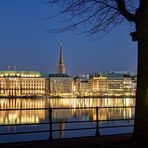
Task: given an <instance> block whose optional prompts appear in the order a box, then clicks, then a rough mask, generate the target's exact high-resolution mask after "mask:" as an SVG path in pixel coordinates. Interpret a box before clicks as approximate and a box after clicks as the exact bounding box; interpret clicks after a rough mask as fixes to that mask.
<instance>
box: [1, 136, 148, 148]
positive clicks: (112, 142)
mask: <svg viewBox="0 0 148 148" xmlns="http://www.w3.org/2000/svg"><path fill="white" fill-rule="evenodd" d="M130 138H131V135H120V136H106V137H89V138H75V139H63V140H53V141H52V142H51V141H34V142H20V143H11V144H0V148H9V147H11V148H148V145H147V146H144V145H142V144H139V145H136V144H135V143H132V142H130V141H129V140H130Z"/></svg>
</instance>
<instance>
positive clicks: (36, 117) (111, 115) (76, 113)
mask: <svg viewBox="0 0 148 148" xmlns="http://www.w3.org/2000/svg"><path fill="white" fill-rule="evenodd" d="M134 105H135V99H133V98H81V99H79V98H65V99H64V98H49V99H41V98H34V99H33V98H30V99H29V98H15V99H10V98H4V99H2V98H1V99H0V109H26V108H32V109H33V108H48V107H53V108H74V109H66V110H65V109H60V110H58V109H54V110H53V114H52V115H53V121H60V122H65V121H71V120H72V121H78V120H82V121H89V120H96V110H95V109H75V108H76V107H96V106H98V107H113V106H122V107H124V106H134ZM48 117H49V114H48V110H44V109H43V110H9V111H0V124H1V125H4V124H7V125H8V124H25V123H41V122H46V121H48V120H49V119H48ZM131 118H134V108H102V109H99V120H109V119H131ZM126 122H127V121H126ZM122 123H123V122H122ZM105 124H115V123H114V122H109V121H106V122H100V125H102V126H104V125H105ZM119 124H120V123H119ZM80 126H83V127H89V126H94V127H95V123H83V124H82V123H79V124H75V125H72V124H64V123H60V124H56V125H53V128H54V129H66V128H75V127H80ZM39 129H40V130H42V129H43V130H44V129H48V125H44V126H43V125H35V126H19V127H17V126H15V127H14V126H13V127H12V126H11V127H9V126H7V127H1V128H0V130H1V132H15V131H26V130H27V131H31V130H39ZM67 133H68V132H67ZM67 133H66V132H65V133H63V132H58V133H56V132H55V133H54V137H55V138H57V137H63V136H64V137H69V135H70V134H67ZM88 133H90V131H88V132H87V134H88ZM92 133H93V134H94V131H93V132H92ZM45 135H46V138H48V136H47V133H46V134H44V135H43V137H44V136H45ZM73 135H75V134H73ZM76 135H77V136H81V134H80V132H79V133H76ZM36 137H37V136H36ZM40 138H41V137H40ZM40 138H39V139H40ZM1 139H3V138H1ZM41 139H42V138H41ZM43 139H45V137H44V138H43ZM3 141H5V140H4V139H3ZM3 141H1V140H0V142H3ZM10 141H11V140H10ZM5 142H7V141H5Z"/></svg>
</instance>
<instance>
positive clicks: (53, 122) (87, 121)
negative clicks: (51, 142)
mask: <svg viewBox="0 0 148 148" xmlns="http://www.w3.org/2000/svg"><path fill="white" fill-rule="evenodd" d="M133 120H134V119H133V118H131V119H109V120H99V122H106V121H133ZM81 122H84V123H85V122H97V120H88V121H81V120H79V121H65V122H64V121H63V122H54V121H53V122H52V123H53V124H58V123H81Z"/></svg>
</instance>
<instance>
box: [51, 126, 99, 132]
mask: <svg viewBox="0 0 148 148" xmlns="http://www.w3.org/2000/svg"><path fill="white" fill-rule="evenodd" d="M89 129H96V127H87V128H69V129H61V130H52V132H58V131H74V130H75V131H78V130H79V131H80V130H89Z"/></svg>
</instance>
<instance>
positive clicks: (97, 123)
mask: <svg viewBox="0 0 148 148" xmlns="http://www.w3.org/2000/svg"><path fill="white" fill-rule="evenodd" d="M105 108H106V109H116V108H124V109H126V108H135V106H114V107H98V106H96V107H76V108H52V107H49V108H24V109H0V111H18V110H46V111H48V115H49V116H48V120H49V121H47V122H41V123H24V124H0V127H7V126H9V127H10V126H22V125H23V126H28V125H43V124H44V125H48V126H49V129H47V130H35V131H22V132H4V133H0V136H2V135H16V134H33V133H45V132H46V133H47V132H48V133H49V140H50V141H52V140H53V133H54V132H59V131H63V132H64V131H76V130H77V131H82V130H92V129H93V130H94V129H95V130H96V132H95V136H97V137H99V136H101V134H100V129H103V128H104V129H105V128H122V127H133V126H134V124H130V125H125V124H123V125H121V124H120V125H110V126H100V124H99V122H100V121H101V122H105V121H132V120H134V118H133V119H128V118H127V119H109V120H99V109H105ZM69 109H75V110H82V109H95V111H96V120H88V121H87V120H85V121H83V120H79V121H72V120H71V121H62V122H60V121H53V111H54V110H69ZM89 122H95V123H96V126H95V127H83V128H81V127H79V128H66V129H53V125H54V124H60V123H64V124H66V123H68V124H74V123H89Z"/></svg>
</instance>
